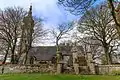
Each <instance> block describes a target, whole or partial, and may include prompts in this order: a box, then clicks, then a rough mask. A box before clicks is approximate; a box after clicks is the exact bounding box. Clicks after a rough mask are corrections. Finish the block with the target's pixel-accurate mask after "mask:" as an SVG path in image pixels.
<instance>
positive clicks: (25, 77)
mask: <svg viewBox="0 0 120 80" xmlns="http://www.w3.org/2000/svg"><path fill="white" fill-rule="evenodd" d="M0 80H120V76H104V75H47V74H3V75H0Z"/></svg>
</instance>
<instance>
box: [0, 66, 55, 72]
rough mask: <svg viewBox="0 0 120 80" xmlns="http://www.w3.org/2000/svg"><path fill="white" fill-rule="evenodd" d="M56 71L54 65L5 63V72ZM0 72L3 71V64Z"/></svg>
mask: <svg viewBox="0 0 120 80" xmlns="http://www.w3.org/2000/svg"><path fill="white" fill-rule="evenodd" d="M31 72H40V73H55V72H56V69H55V67H54V65H48V64H40V65H5V67H4V73H31ZM0 73H2V66H0Z"/></svg>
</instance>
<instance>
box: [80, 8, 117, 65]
mask: <svg viewBox="0 0 120 80" xmlns="http://www.w3.org/2000/svg"><path fill="white" fill-rule="evenodd" d="M112 22H113V19H112V17H111V14H110V11H109V9H108V8H106V7H102V6H98V7H95V8H92V9H91V10H90V11H88V12H87V13H86V14H85V15H84V16H83V17H82V18H81V21H80V24H79V30H81V31H83V32H84V33H85V34H88V35H91V36H94V37H95V38H96V40H98V41H100V42H101V44H102V47H103V48H104V53H105V56H106V60H107V64H111V63H112V59H111V52H112V51H113V45H111V44H112V42H113V41H114V40H116V39H117V38H118V36H117V31H116V29H115V28H114V26H113V25H112V24H111V23H112Z"/></svg>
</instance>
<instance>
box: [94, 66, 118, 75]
mask: <svg viewBox="0 0 120 80" xmlns="http://www.w3.org/2000/svg"><path fill="white" fill-rule="evenodd" d="M115 71H119V72H120V65H98V66H96V73H97V74H112V73H113V72H115Z"/></svg>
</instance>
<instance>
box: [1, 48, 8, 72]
mask: <svg viewBox="0 0 120 80" xmlns="http://www.w3.org/2000/svg"><path fill="white" fill-rule="evenodd" d="M8 51H9V46H8V48H7V50H6V54H5V57H4V60H3V62H2V74H3V73H4V65H5V62H6V59H7V55H8Z"/></svg>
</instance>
